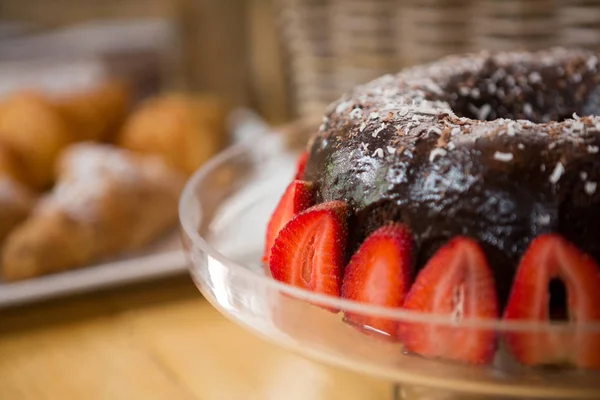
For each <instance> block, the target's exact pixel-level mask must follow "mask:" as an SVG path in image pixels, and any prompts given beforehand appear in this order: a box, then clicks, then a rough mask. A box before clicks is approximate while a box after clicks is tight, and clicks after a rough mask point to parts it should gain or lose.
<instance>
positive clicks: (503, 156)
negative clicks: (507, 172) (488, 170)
mask: <svg viewBox="0 0 600 400" xmlns="http://www.w3.org/2000/svg"><path fill="white" fill-rule="evenodd" d="M513 158H514V155H513V154H512V153H502V152H500V151H497V152H495V153H494V160H498V161H502V162H509V161H512V160H513Z"/></svg>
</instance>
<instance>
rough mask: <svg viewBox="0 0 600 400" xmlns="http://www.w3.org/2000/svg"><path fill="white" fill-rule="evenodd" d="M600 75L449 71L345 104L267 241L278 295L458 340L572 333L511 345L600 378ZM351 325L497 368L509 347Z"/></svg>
mask: <svg viewBox="0 0 600 400" xmlns="http://www.w3.org/2000/svg"><path fill="white" fill-rule="evenodd" d="M598 68H599V66H598V57H597V55H596V54H595V53H592V52H588V51H583V50H578V49H571V50H566V49H561V48H555V49H551V50H545V51H539V52H535V53H526V52H513V53H494V54H486V53H482V54H476V55H466V56H451V57H448V58H445V59H443V60H441V61H439V62H435V63H432V64H428V65H425V66H418V67H413V68H410V69H408V70H405V71H402V72H400V73H399V74H397V75H395V76H391V75H390V76H384V77H382V78H379V79H377V80H375V81H374V82H371V83H369V84H366V85H364V86H361V87H357V88H356V89H354V90H353V91H352V92H351V93H349V94H348V95H346V96H343V97H342V98H341V99H340V100H339V101H337V102H335V103H334V104H333V105H332V106H331V107H330V109H329V110H328V112H327V114H326V116H325V119H324V122H323V125H322V126H321V128H320V130H319V132H317V133H316V134H315V136H314V137H313V139H312V140H311V142H310V144H309V148H308V152H307V153H305V154H303V156H302V158H301V159H300V160H299V166H298V173H297V176H296V180H294V182H293V183H291V184H290V186H289V187H288V188H287V190H286V192H285V194H284V196H283V197H282V199H281V201H280V203H279V205H278V207H277V209H276V211H275V212H274V214H273V217H272V218H271V221H270V223H269V226H268V229H267V243H266V247H265V262H266V263H267V264H268V265H269V267H270V271H271V273H272V275H273V277H274V278H275V279H278V280H281V281H284V282H287V283H289V284H293V285H296V286H300V287H303V288H305V289H309V290H313V291H316V292H320V293H324V294H329V295H332V296H341V297H343V298H346V299H349V300H355V301H359V302H363V303H369V304H375V305H380V306H387V307H396V308H405V309H408V310H412V311H416V312H422V313H434V314H437V315H445V316H447V317H448V318H452V319H453V320H454V321H457V322H460V321H462V320H464V319H473V318H478V319H490V320H493V319H499V318H502V319H504V320H519V321H529V322H538V323H546V324H548V326H549V323H550V322H551V321H558V320H559V321H563V322H566V323H568V324H571V325H570V326H571V327H572V331H570V332H571V333H566V334H564V335H562V336H557V335H556V334H552V333H547V332H544V331H542V332H537V333H532V332H521V333H518V332H517V333H507V334H506V335H504V337H503V338H502V339H503V340H504V342H505V343H506V344H507V348H508V349H509V351H510V353H511V354H512V356H514V358H515V359H516V360H517V361H519V362H521V363H522V364H525V365H528V366H538V365H545V364H552V365H556V364H560V365H569V366H571V367H576V368H600V335H598V334H594V333H585V329H584V328H583V325H584V324H589V323H594V322H595V323H598V322H600V269H599V267H598V264H597V262H598V260H600V242H599V241H598V238H599V237H600V224H599V223H598V222H597V221H599V220H600V190H598V182H600V154H599V149H600V117H598V116H596V115H600V85H599V82H600V72H599V69H598ZM345 320H346V321H347V322H349V323H351V324H353V325H354V326H356V327H358V328H360V329H364V330H365V331H368V332H377V333H378V334H381V335H383V336H386V337H388V338H390V339H392V340H399V341H401V342H402V343H403V345H404V347H405V349H406V350H407V351H408V352H410V353H416V354H420V355H422V356H426V357H431V358H444V359H451V360H455V361H461V362H467V363H475V364H487V363H490V362H492V360H493V357H494V355H495V354H496V351H497V348H498V342H499V338H497V335H496V332H494V331H492V330H483V329H482V330H476V329H464V328H463V329H459V328H451V327H446V328H435V329H436V330H432V329H433V328H431V327H428V326H426V325H425V324H417V323H413V324H408V323H398V322H397V321H391V320H383V319H381V318H374V317H372V318H369V317H367V316H365V315H352V314H348V313H346V315H345ZM572 332H579V333H572ZM458 342H460V343H461V345H460V346H457V345H456V344H457V343H458Z"/></svg>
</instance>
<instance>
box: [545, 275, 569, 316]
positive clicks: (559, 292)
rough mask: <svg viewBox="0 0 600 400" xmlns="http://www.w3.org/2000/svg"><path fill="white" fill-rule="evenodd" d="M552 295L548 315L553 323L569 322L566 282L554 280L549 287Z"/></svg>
mask: <svg viewBox="0 0 600 400" xmlns="http://www.w3.org/2000/svg"><path fill="white" fill-rule="evenodd" d="M548 291H549V293H550V302H549V304H548V314H549V316H550V319H551V320H553V321H567V320H568V319H569V316H568V315H567V310H568V306H567V287H566V286H565V284H564V282H563V281H562V280H560V279H558V278H554V279H552V280H551V281H550V284H549V285H548Z"/></svg>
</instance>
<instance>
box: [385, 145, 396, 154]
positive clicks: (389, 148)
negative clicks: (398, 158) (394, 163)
mask: <svg viewBox="0 0 600 400" xmlns="http://www.w3.org/2000/svg"><path fill="white" fill-rule="evenodd" d="M387 151H388V153H390V154H394V153H395V152H396V149H395V148H394V147H392V146H388V147H387Z"/></svg>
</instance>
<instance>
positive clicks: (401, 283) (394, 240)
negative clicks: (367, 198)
mask: <svg viewBox="0 0 600 400" xmlns="http://www.w3.org/2000/svg"><path fill="white" fill-rule="evenodd" d="M413 247H414V244H413V239H412V235H411V233H410V231H409V230H408V229H407V228H406V226H404V225H399V224H391V225H385V226H383V227H381V228H379V229H377V230H376V231H375V232H373V233H372V234H371V235H369V237H368V238H367V239H366V240H365V241H364V242H363V243H362V245H361V246H360V248H359V249H358V250H357V252H356V253H355V254H354V256H353V257H352V259H351V260H350V263H349V264H348V266H347V267H346V270H345V272H344V280H343V283H342V297H343V298H345V299H349V300H354V301H358V302H361V303H367V304H374V305H378V306H384V307H401V306H402V303H403V302H404V296H405V295H406V292H408V288H409V286H410V275H411V269H412V263H413ZM344 320H345V321H346V322H348V323H349V324H351V325H352V326H355V327H357V328H358V329H359V330H361V331H363V332H365V333H367V334H376V335H385V336H387V337H389V338H392V339H393V338H394V337H395V336H396V334H397V329H398V328H397V324H396V322H395V321H393V320H390V319H385V318H381V317H374V316H369V315H365V314H357V313H350V312H346V313H345V317H344Z"/></svg>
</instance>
